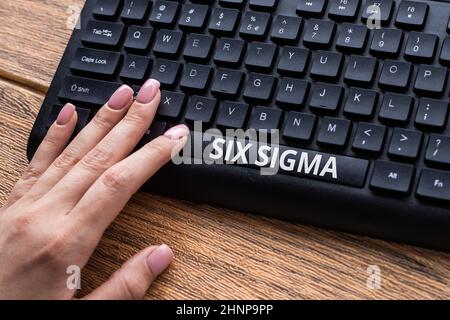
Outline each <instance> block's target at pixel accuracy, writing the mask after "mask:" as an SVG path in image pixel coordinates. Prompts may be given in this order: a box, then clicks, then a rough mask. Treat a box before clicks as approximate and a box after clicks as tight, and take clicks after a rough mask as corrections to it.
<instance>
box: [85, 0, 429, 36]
mask: <svg viewBox="0 0 450 320" xmlns="http://www.w3.org/2000/svg"><path fill="white" fill-rule="evenodd" d="M123 2H124V3H123ZM191 2H192V4H186V5H184V6H183V9H182V13H181V17H182V18H181V19H180V25H183V24H184V25H185V26H187V27H195V28H200V27H201V26H202V25H203V23H204V20H205V18H206V15H207V13H208V5H211V4H213V3H214V2H215V1H211V0H205V1H191ZM246 2H247V1H245V0H220V1H219V4H220V5H222V6H223V7H231V8H232V7H235V8H239V7H243V6H244V5H245V4H246ZM248 2H249V7H250V9H252V10H255V11H268V12H270V11H274V10H275V9H276V7H277V5H278V0H249V1H248ZM328 2H329V10H328V17H329V18H331V19H333V20H336V21H341V22H342V21H348V22H353V21H355V20H356V18H357V17H358V14H359V11H360V8H361V7H362V17H361V19H362V21H363V22H364V23H366V22H367V20H370V19H371V17H372V16H374V15H376V16H378V17H379V20H380V21H381V23H382V24H383V25H387V24H389V22H390V21H391V18H392V16H393V12H394V9H395V2H394V0H367V1H365V3H364V5H363V6H361V3H362V1H361V0H329V1H328V0H313V1H312V0H298V2H297V14H298V15H300V16H303V17H322V16H323V15H324V13H325V11H326V7H327V5H328ZM151 7H152V2H150V1H147V0H133V1H131V0H125V1H122V0H98V1H97V4H96V6H95V8H94V11H93V14H94V16H95V17H96V18H98V19H115V18H116V17H117V16H118V15H119V13H120V8H122V11H121V13H120V14H121V18H122V19H123V20H124V21H130V22H134V23H141V22H142V21H143V20H144V19H145V18H146V16H147V14H148V12H149V11H150V10H151V14H150V21H151V22H153V23H158V24H162V25H165V26H168V25H173V24H174V23H175V20H176V18H177V16H178V14H179V11H180V4H179V3H177V1H155V2H154V5H153V8H151ZM428 10H429V6H428V4H426V3H423V2H417V1H407V0H405V1H401V2H400V4H399V7H398V11H397V16H396V19H395V24H396V25H397V26H398V27H401V28H405V29H418V30H420V29H422V28H423V27H424V25H425V23H426V19H427V15H428ZM194 13H195V14H194Z"/></svg>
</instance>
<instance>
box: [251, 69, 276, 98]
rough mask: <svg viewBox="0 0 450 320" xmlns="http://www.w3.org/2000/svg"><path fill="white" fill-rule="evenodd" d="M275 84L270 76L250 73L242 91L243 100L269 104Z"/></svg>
mask: <svg viewBox="0 0 450 320" xmlns="http://www.w3.org/2000/svg"><path fill="white" fill-rule="evenodd" d="M275 83H276V82H275V78H274V77H272V76H268V75H264V74H259V73H250V74H249V76H248V79H247V83H246V86H245V90H244V99H246V100H250V101H255V102H260V103H269V102H270V101H271V100H272V95H273V90H274V87H275Z"/></svg>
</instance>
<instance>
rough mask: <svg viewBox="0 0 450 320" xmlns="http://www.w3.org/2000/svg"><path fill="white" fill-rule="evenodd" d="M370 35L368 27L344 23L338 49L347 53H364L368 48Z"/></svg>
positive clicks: (337, 43) (337, 44) (338, 40)
mask: <svg viewBox="0 0 450 320" xmlns="http://www.w3.org/2000/svg"><path fill="white" fill-rule="evenodd" d="M368 34H369V32H368V29H367V27H366V26H361V25H356V24H351V23H343V24H342V29H341V32H340V33H339V36H338V39H337V42H336V49H338V50H339V51H342V52H345V53H362V52H363V51H364V49H365V47H366V43H367V36H368Z"/></svg>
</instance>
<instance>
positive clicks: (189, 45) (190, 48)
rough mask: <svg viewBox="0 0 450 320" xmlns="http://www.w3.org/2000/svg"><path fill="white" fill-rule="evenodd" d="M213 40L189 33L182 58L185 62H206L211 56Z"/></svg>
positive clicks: (209, 37) (206, 36) (205, 36)
mask: <svg viewBox="0 0 450 320" xmlns="http://www.w3.org/2000/svg"><path fill="white" fill-rule="evenodd" d="M213 43H214V38H213V37H211V36H209V35H203V34H196V33H191V34H189V35H188V36H187V38H186V44H185V47H184V51H183V56H184V58H185V59H186V60H190V61H198V62H206V61H207V60H209V58H210V55H211V49H212V47H213Z"/></svg>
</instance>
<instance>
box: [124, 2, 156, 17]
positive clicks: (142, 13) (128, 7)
mask: <svg viewBox="0 0 450 320" xmlns="http://www.w3.org/2000/svg"><path fill="white" fill-rule="evenodd" d="M151 4H152V3H151V2H149V1H147V0H125V4H124V6H123V10H122V19H123V20H124V21H127V22H132V23H140V22H143V21H144V20H145V18H146V17H147V13H148V10H149V9H150V7H151Z"/></svg>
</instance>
